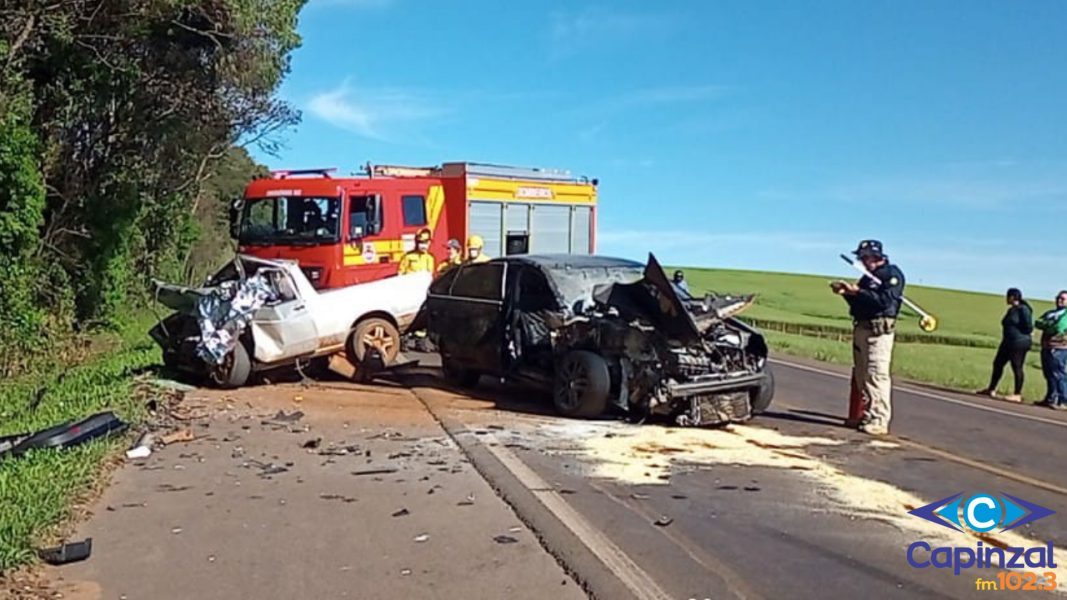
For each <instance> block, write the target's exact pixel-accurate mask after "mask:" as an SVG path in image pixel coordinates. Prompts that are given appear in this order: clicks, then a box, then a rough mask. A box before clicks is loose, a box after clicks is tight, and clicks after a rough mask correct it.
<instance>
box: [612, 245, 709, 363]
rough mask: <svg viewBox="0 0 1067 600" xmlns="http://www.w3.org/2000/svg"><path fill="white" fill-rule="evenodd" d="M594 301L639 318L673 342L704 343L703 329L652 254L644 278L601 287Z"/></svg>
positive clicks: (627, 315) (626, 315) (625, 314)
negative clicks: (702, 338) (701, 333)
mask: <svg viewBox="0 0 1067 600" xmlns="http://www.w3.org/2000/svg"><path fill="white" fill-rule="evenodd" d="M593 299H594V300H595V301H596V302H597V303H599V304H602V305H606V306H611V307H614V308H616V309H617V310H618V311H619V313H620V314H622V315H623V316H624V317H628V318H632V317H638V318H641V319H642V320H644V321H647V322H649V323H651V324H652V325H653V326H655V327H656V329H658V330H659V331H661V332H663V333H665V334H666V335H667V336H668V337H669V338H671V339H673V340H677V341H678V342H681V343H683V344H693V343H698V342H699V341H700V329H699V328H698V327H697V324H696V322H695V321H694V320H693V315H692V314H691V313H690V312H689V310H687V309H686V305H685V303H684V302H683V301H682V299H681V298H680V297H679V296H678V293H677V292H676V291H675V289H674V286H673V285H671V282H670V280H668V279H667V274H666V273H664V271H663V267H661V266H660V264H659V261H657V260H656V257H655V256H654V255H652V254H651V253H649V255H648V264H647V265H645V272H644V277H642V278H641V279H640V280H638V281H635V282H633V283H613V284H608V285H601V286H597V288H596V289H594V290H593Z"/></svg>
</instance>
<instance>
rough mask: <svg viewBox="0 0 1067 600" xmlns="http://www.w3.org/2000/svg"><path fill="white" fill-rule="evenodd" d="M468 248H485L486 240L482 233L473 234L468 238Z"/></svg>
mask: <svg viewBox="0 0 1067 600" xmlns="http://www.w3.org/2000/svg"><path fill="white" fill-rule="evenodd" d="M467 248H469V249H471V250H481V249H482V248H485V240H483V239H482V236H480V235H472V236H470V237H469V238H467Z"/></svg>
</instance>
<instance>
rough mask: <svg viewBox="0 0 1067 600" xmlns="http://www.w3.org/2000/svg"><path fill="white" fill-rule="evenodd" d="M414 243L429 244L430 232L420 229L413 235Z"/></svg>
mask: <svg viewBox="0 0 1067 600" xmlns="http://www.w3.org/2000/svg"><path fill="white" fill-rule="evenodd" d="M415 241H416V242H429V241H430V230H429V229H420V230H419V232H418V233H416V234H415Z"/></svg>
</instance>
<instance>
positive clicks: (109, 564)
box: [54, 360, 1067, 600]
mask: <svg viewBox="0 0 1067 600" xmlns="http://www.w3.org/2000/svg"><path fill="white" fill-rule="evenodd" d="M431 367H432V365H430V366H429V367H427V366H423V367H420V368H416V369H409V370H407V371H404V372H401V373H398V374H396V375H394V376H393V377H392V381H391V382H386V384H385V385H383V386H381V387H368V386H357V385H354V384H349V383H345V382H327V383H317V384H312V385H310V386H301V385H298V384H277V385H271V386H260V387H253V388H247V389H244V390H240V391H238V392H235V393H230V394H222V393H219V392H196V393H194V394H191V395H190V398H189V399H187V402H191V403H193V404H197V403H199V405H201V406H202V408H204V410H213V411H214V414H213V416H212V417H210V419H208V420H207V421H204V422H202V423H200V424H198V425H197V426H198V427H203V428H204V432H205V433H204V436H203V438H202V439H198V440H197V442H194V443H192V444H190V445H189V448H184V449H183V448H179V449H172V448H169V447H168V448H167V449H165V450H164V451H163V453H161V454H160V455H159V456H158V457H154V458H153V459H150V460H149V461H147V462H146V463H144V464H141V465H139V466H134V467H127V468H126V469H124V470H123V471H121V472H120V473H119V475H118V476H117V480H116V481H117V483H116V485H115V486H113V487H112V488H111V489H109V490H108V491H107V493H106V494H105V496H104V497H103V498H102V499H101V500H100V502H99V503H98V505H97V508H96V515H97V516H96V517H95V518H93V519H92V520H90V521H89V522H88V523H86V524H85V525H84V526H83V527H82V533H85V534H91V535H93V536H94V557H93V558H92V559H91V560H90V561H88V562H86V563H82V564H81V565H72V566H69V567H66V568H63V569H59V570H56V571H55V572H54V576H55V577H56V578H57V580H58V579H62V582H61V583H63V584H64V585H65V586H66V588H65V589H66V590H67V597H79V596H78V594H77V593H73V592H72V591H71V590H76V591H79V593H81V594H82V596H81V597H119V596H120V595H126V596H127V597H128V598H130V599H131V600H132V599H133V598H138V597H147V596H152V597H154V598H171V597H173V598H179V597H192V596H190V595H189V594H192V593H193V592H195V596H196V597H203V598H210V597H239V596H246V597H247V596H249V594H254V595H255V597H261V598H275V597H276V598H283V597H284V598H288V597H298V596H299V597H312V596H309V594H312V595H313V596H314V597H361V598H366V597H382V598H389V597H400V596H403V597H425V598H468V597H472V596H474V597H508V598H515V597H520V598H521V597H530V598H542V597H553V598H554V597H577V596H580V595H583V592H584V593H585V594H588V595H590V596H593V597H597V598H626V597H632V598H641V599H646V598H648V599H653V598H825V597H827V596H832V597H863V596H870V597H877V598H916V597H922V598H969V597H973V596H974V595H975V594H976V578H977V577H979V576H981V577H983V578H985V579H994V578H995V573H996V571H995V570H982V571H976V570H971V571H967V572H965V573H964V574H961V575H959V576H956V575H953V574H952V572H951V570H949V571H946V570H944V569H932V568H925V569H916V568H913V567H911V566H909V564H908V563H907V561H906V551H907V548H908V546H909V544H911V543H913V542H916V541H920V540H924V541H927V542H929V543H930V544H931V546H938V545H942V546H946V545H956V546H960V545H965V546H971V547H973V546H974V545H975V544H977V543H978V542H979V541H981V542H982V543H983V544H985V545H993V546H1009V547H1010V546H1024V545H1025V546H1031V545H1040V544H1044V543H1045V542H1048V541H1051V542H1053V543H1054V544H1055V545H1059V544H1061V543H1064V542H1067V521H1065V519H1064V515H1067V469H1065V468H1064V467H1065V466H1067V461H1065V460H1064V458H1062V456H1063V452H1062V449H1061V447H1060V446H1061V444H1062V443H1063V442H1064V440H1067V418H1065V417H1067V415H1064V414H1063V413H1057V412H1054V411H1049V410H1047V409H1042V408H1039V407H1032V406H1018V405H1011V404H1006V403H1002V402H998V401H995V400H990V399H985V398H977V397H970V396H963V395H958V394H952V393H946V392H941V391H935V390H930V389H926V388H920V387H917V386H905V385H898V386H897V388H896V391H895V393H894V415H895V416H894V421H893V427H892V429H893V435H892V436H890V437H888V438H881V439H877V438H872V437H869V436H866V435H864V434H861V433H858V432H855V431H852V430H849V429H846V428H844V427H843V426H842V417H843V415H844V412H845V408H846V407H845V403H846V400H845V398H846V395H847V391H848V381H847V376H846V374H845V373H844V371H842V370H841V369H838V368H834V367H829V366H825V365H820V364H817V363H811V362H794V361H792V360H789V361H778V362H776V363H775V364H774V369H775V373H776V377H777V383H778V385H777V387H778V394H777V396H776V398H775V401H774V403H773V404H772V406H771V410H770V411H769V412H768V413H766V414H764V415H761V416H760V417H758V418H757V419H754V420H753V421H752V422H750V423H748V424H745V425H739V426H731V427H728V428H725V429H718V430H698V429H685V428H677V427H665V426H662V425H657V424H644V425H632V424H628V423H625V422H622V421H619V420H610V419H607V420H599V421H581V420H569V419H562V418H559V417H557V416H555V415H553V414H552V412H551V407H550V405H549V403H548V401H547V399H546V398H545V397H544V395H543V394H540V393H537V392H533V391H530V390H524V389H516V388H512V387H507V386H502V385H500V384H497V383H495V382H493V381H489V380H486V379H483V381H482V383H481V384H480V385H479V387H478V388H476V389H475V390H471V391H458V390H454V389H449V388H448V387H447V386H445V385H444V384H443V382H442V381H441V380H440V378H439V377H438V376H437V374H436V372H435V370H434V369H433V368H431ZM297 409H300V410H302V411H303V412H306V413H307V417H306V418H307V427H308V429H306V430H297V431H296V433H291V432H290V430H289V429H286V428H282V430H281V431H279V430H278V427H277V426H276V425H275V426H270V425H264V420H263V419H264V417H263V415H265V414H268V413H271V412H273V411H275V410H297ZM266 420H267V421H269V419H266ZM302 423H303V421H302ZM383 431H393V432H394V433H395V435H396V436H398V437H397V438H396V439H393V440H390V439H389V436H386V437H385V438H382V437H381V436H380V434H381V433H382V432H383ZM390 435H392V434H390ZM376 436H378V437H376ZM305 438H306V439H305ZM316 438H322V440H323V441H322V442H321V443H322V444H330V443H337V444H341V443H342V442H344V441H346V440H347V441H348V442H350V443H353V440H354V441H355V442H354V443H357V444H358V445H360V448H361V450H362V451H367V450H373V455H372V456H373V463H371V462H368V463H367V464H360V465H356V464H355V463H354V462H353V460H355V459H354V458H353V457H352V456H340V457H328V458H327V459H324V457H323V456H322V455H321V454H319V452H320V450H315V449H306V448H302V447H301V444H302V443H303V442H305V441H309V440H310V439H316ZM235 447H240V448H242V450H241V452H240V453H238V452H237V450H235ZM323 447H325V446H323ZM179 453H180V454H179ZM249 457H254V458H255V461H257V462H254V463H251V467H249V466H248V464H249V463H248V458H249ZM330 460H332V461H333V462H334V463H338V464H332V463H330ZM358 460H359V461H363V460H366V459H364V458H362V455H360V457H359V458H358ZM153 461H158V462H153ZM288 462H291V463H293V464H292V465H289V466H288V467H287V468H288V469H289V472H282V473H279V474H276V475H273V476H272V475H267V476H263V475H262V473H261V472H260V471H259V470H257V469H260V467H262V466H263V465H270V464H282V465H285V464H286V463H288ZM257 465H258V466H257ZM179 466H180V467H181V468H180V469H179ZM357 467H358V468H357ZM379 467H381V468H396V469H398V471H397V472H396V473H392V472H391V473H388V474H383V475H379V476H375V477H371V476H354V475H352V473H353V472H355V471H359V470H360V469H366V468H379ZM264 468H267V467H264ZM175 469H179V470H177V471H176V470H175ZM453 471H454V472H453ZM238 481H239V482H241V483H240V485H235V483H236V482H238ZM309 484H311V485H309ZM186 486H188V488H190V489H185V490H183V489H182V488H185V487H186ZM434 486H442V487H441V488H440V490H437V489H435V488H434ZM424 488H425V489H424ZM431 489H433V490H434V492H435V493H436V494H437V495H436V496H434V495H431V494H429V493H428V490H431ZM175 490H177V491H175ZM978 491H986V492H990V493H997V494H999V493H1007V494H1011V495H1013V496H1017V497H1020V498H1023V499H1025V500H1027V501H1030V502H1033V503H1036V504H1038V505H1041V506H1044V507H1048V508H1050V509H1053V510H1056V511H1057V514H1055V515H1052V516H1051V517H1048V518H1045V519H1041V520H1039V521H1036V522H1034V523H1032V524H1031V525H1028V526H1026V527H1023V528H1020V529H1019V530H1015V531H1011V532H1005V533H1000V532H993V533H990V534H989V535H988V536H986V537H985V538H983V539H982V540H979V539H978V538H975V537H973V536H971V535H968V534H962V533H956V532H953V531H951V530H948V529H946V528H942V527H939V526H937V525H934V524H932V523H928V522H926V521H923V520H921V519H919V518H917V517H914V516H912V515H909V514H908V513H907V511H908V510H911V509H913V508H916V507H918V506H921V505H924V504H927V503H929V502H932V501H934V500H938V499H941V498H945V497H948V496H951V495H953V494H956V493H959V492H978ZM468 494H471V495H473V496H474V497H475V498H476V499H477V506H476V507H475V509H476V510H470V509H471V508H472V507H471V505H466V504H464V498H466V497H467V495H468ZM346 499H348V500H346ZM282 500H284V501H285V504H279V502H280V501H282ZM138 502H143V503H147V506H143V507H137V503H138ZM401 509H407V510H408V511H410V515H404V516H402V517H393V516H392V515H393V514H394V513H395V512H396V511H399V510H401ZM174 529H181V531H179V532H177V533H174V532H173V530H174ZM426 532H429V535H430V537H429V540H428V541H424V542H414V537H415V536H418V535H420V534H421V533H426ZM500 536H504V537H503V538H501V537H500ZM511 539H514V540H515V541H514V542H511ZM499 540H503V542H501V541H499ZM1056 559H1057V563H1058V567H1057V568H1056V569H1054V570H1053V571H1054V572H1055V574H1056V576H1057V578H1058V580H1059V584H1060V587H1059V589H1060V590H1061V591H1062V590H1063V589H1064V584H1065V583H1067V572H1064V571H1063V569H1064V568H1065V567H1067V556H1064V555H1062V554H1061V553H1060V551H1058V550H1057V552H1056ZM1020 593H1021V592H1020ZM1035 593H1040V594H1049V592H1028V593H1027V595H1026V596H1024V597H1034V596H1033V595H1034V594H1035ZM1017 594H1018V593H1016V595H1017ZM988 595H989V593H983V594H979V596H980V597H981V596H988ZM995 595H996V596H1003V595H1012V593H1011V592H1007V591H1000V592H997V593H996V594H995Z"/></svg>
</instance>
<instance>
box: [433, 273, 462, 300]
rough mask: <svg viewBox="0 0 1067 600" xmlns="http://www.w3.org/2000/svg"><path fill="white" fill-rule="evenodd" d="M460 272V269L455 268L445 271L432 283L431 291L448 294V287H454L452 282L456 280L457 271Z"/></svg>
mask: <svg viewBox="0 0 1067 600" xmlns="http://www.w3.org/2000/svg"><path fill="white" fill-rule="evenodd" d="M458 272H459V269H455V268H453V269H449V270H447V271H445V272H444V273H443V274H442V275H441V276H440V277H438V278H437V279H435V280H434V281H433V283H431V284H430V293H431V294H434V295H437V296H447V295H448V288H450V287H452V282H453V281H455V280H456V273H458Z"/></svg>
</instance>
